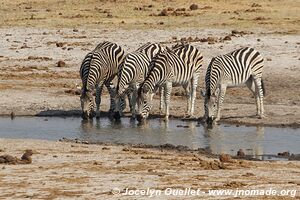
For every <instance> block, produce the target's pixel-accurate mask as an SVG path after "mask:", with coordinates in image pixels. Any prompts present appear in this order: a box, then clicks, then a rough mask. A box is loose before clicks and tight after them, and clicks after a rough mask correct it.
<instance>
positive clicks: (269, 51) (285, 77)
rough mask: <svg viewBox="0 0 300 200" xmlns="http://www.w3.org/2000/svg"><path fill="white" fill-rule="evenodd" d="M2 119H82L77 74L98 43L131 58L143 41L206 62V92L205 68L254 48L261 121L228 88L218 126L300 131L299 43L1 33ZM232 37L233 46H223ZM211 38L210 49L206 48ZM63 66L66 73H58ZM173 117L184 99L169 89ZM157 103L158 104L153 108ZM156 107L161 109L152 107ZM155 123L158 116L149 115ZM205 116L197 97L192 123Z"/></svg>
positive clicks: (254, 37)
mask: <svg viewBox="0 0 300 200" xmlns="http://www.w3.org/2000/svg"><path fill="white" fill-rule="evenodd" d="M0 36H1V37H2V38H4V39H3V40H2V46H1V47H0V69H1V70H0V91H1V98H0V108H1V109H0V114H2V115H9V114H10V113H11V112H14V113H15V114H16V115H73V114H79V113H80V103H79V96H78V93H80V91H79V89H80V85H81V80H80V78H79V73H78V69H79V67H80V64H81V61H82V59H83V57H84V56H85V54H86V53H87V52H88V51H90V50H92V49H93V48H94V47H95V46H96V44H98V43H99V42H101V41H103V40H110V41H114V42H117V43H118V44H120V45H122V46H123V47H124V48H125V50H126V52H130V51H133V50H134V49H135V48H137V47H138V46H139V45H141V44H142V43H143V41H145V38H147V39H146V40H147V41H151V42H160V43H162V45H164V46H166V45H168V46H171V45H172V44H175V43H176V42H177V41H180V40H181V39H182V40H187V41H189V42H190V43H191V44H192V45H195V46H196V47H198V48H199V49H201V51H202V52H203V55H204V66H203V70H202V72H203V73H202V76H201V77H200V80H199V88H198V90H199V91H200V90H201V89H204V76H205V70H206V67H207V64H208V63H209V62H210V59H211V58H212V57H213V56H216V55H219V54H223V53H227V52H230V51H232V50H234V49H237V48H239V47H242V46H252V47H254V48H256V49H257V50H258V51H260V52H261V54H262V55H263V56H264V57H265V68H264V80H265V85H266V91H267V96H266V98H265V110H266V114H267V116H268V117H267V118H266V119H262V120H259V119H257V118H256V117H255V116H254V115H255V110H256V108H255V100H254V98H253V97H252V94H251V92H250V91H249V90H248V89H247V88H233V89H228V91H227V93H226V97H225V102H224V109H223V111H222V119H221V121H223V122H229V123H248V124H265V125H277V126H279V125H290V126H296V127H298V126H299V124H300V109H299V104H300V96H299V92H298V88H299V87H300V81H299V74H300V72H299V67H298V66H299V62H300V61H299V49H300V43H299V41H300V36H299V35H293V34H292V35H290V34H275V33H272V32H271V33H270V32H268V33H266V32H260V31H258V32H256V33H251V32H248V31H244V32H243V33H240V32H238V33H235V32H234V31H233V32H232V30H231V29H227V30H226V29H223V30H220V29H193V28H189V29H187V28H185V29H182V28H180V29H176V30H125V29H118V30H113V29H83V28H82V29H78V30H76V31H75V32H74V30H73V29H45V28H42V29H39V28H3V29H0ZM226 36H230V38H231V40H224V38H225V37H226ZM209 37H212V38H213V39H212V40H213V42H210V43H209V42H204V41H205V40H201V39H203V38H204V39H206V38H209ZM60 60H62V61H64V62H65V63H66V66H65V67H57V63H58V62H59V61H60ZM173 94H174V96H173V97H172V99H171V101H172V103H171V110H170V114H171V115H173V116H174V117H182V116H183V115H184V113H185V106H183V105H185V97H184V96H182V95H184V94H183V92H182V90H181V89H176V88H174V91H173ZM103 99H104V100H103V104H102V105H103V106H102V107H101V109H102V110H103V111H106V110H108V96H107V95H106V94H105V95H104V97H103ZM156 104H158V101H157V99H156V100H155V105H156ZM155 108H158V106H155ZM152 113H153V114H155V116H157V114H159V111H158V110H157V109H154V110H153V111H152ZM202 115H203V98H202V97H200V92H198V96H197V100H196V116H197V117H201V116H202Z"/></svg>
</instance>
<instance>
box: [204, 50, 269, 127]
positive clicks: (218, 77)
mask: <svg viewBox="0 0 300 200" xmlns="http://www.w3.org/2000/svg"><path fill="white" fill-rule="evenodd" d="M262 70H263V57H262V56H261V55H260V53H259V52H257V51H256V50H254V49H253V48H249V47H245V48H241V49H238V50H235V51H233V52H231V53H228V54H225V55H221V56H217V57H215V58H213V59H212V60H211V62H210V64H209V66H208V68H207V72H206V76H205V85H206V92H205V102H204V110H205V115H204V119H206V120H207V122H209V123H212V122H213V121H218V120H219V119H220V111H221V108H222V103H223V100H224V96H225V93H226V88H227V86H237V85H241V84H244V83H245V84H246V85H247V87H248V88H249V89H250V90H251V91H252V92H253V94H254V95H255V97H256V104H257V115H258V116H259V117H263V116H264V108H263V95H264V87H263V82H262Z"/></svg>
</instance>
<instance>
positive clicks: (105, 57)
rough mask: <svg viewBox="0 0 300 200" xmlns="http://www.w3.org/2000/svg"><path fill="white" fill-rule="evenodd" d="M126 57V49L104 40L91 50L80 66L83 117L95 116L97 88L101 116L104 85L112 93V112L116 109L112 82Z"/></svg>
mask: <svg viewBox="0 0 300 200" xmlns="http://www.w3.org/2000/svg"><path fill="white" fill-rule="evenodd" d="M123 59H124V50H123V49H122V48H121V47H120V46H119V45H117V44H115V43H112V42H108V41H104V42H102V43H100V44H99V45H97V47H96V48H95V49H94V50H93V51H92V52H89V53H88V54H87V55H86V56H85V58H84V60H83V62H82V64H81V67H80V70H79V73H80V77H81V80H82V93H81V97H80V101H81V108H82V112H83V114H82V117H83V118H84V119H86V118H88V117H89V118H92V117H93V116H94V102H95V100H94V97H93V91H94V89H95V88H96V117H97V118H98V117H100V103H101V93H102V89H103V85H105V86H106V87H107V89H108V92H109V94H110V110H109V111H110V112H112V111H113V110H114V109H115V100H114V97H115V87H114V85H113V83H112V80H113V79H114V77H115V75H116V74H117V71H118V67H119V65H120V63H121V62H122V61H123Z"/></svg>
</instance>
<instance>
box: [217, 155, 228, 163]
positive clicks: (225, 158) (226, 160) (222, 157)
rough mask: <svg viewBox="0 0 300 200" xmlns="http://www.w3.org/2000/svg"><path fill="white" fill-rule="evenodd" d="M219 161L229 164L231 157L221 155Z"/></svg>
mask: <svg viewBox="0 0 300 200" xmlns="http://www.w3.org/2000/svg"><path fill="white" fill-rule="evenodd" d="M219 159H220V161H221V162H229V161H230V160H231V156H230V155H229V154H221V155H220V156H219Z"/></svg>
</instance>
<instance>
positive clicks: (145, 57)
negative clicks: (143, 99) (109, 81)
mask: <svg viewBox="0 0 300 200" xmlns="http://www.w3.org/2000/svg"><path fill="white" fill-rule="evenodd" d="M161 51H162V47H161V46H160V45H159V44H153V43H146V44H144V45H143V46H141V47H139V48H138V49H137V50H136V51H134V52H132V53H130V54H127V55H126V57H125V59H124V61H123V63H122V65H121V67H120V70H119V72H118V85H117V95H116V104H117V107H116V110H115V118H116V119H119V118H120V116H121V113H120V108H119V106H121V104H120V103H119V101H120V98H122V97H123V98H124V96H125V95H126V94H127V95H129V94H130V96H131V100H130V110H131V113H132V117H133V118H135V104H136V98H137V90H138V88H139V86H140V84H141V83H142V82H143V81H144V80H145V78H146V75H147V73H148V71H149V64H150V61H151V60H152V58H153V57H154V56H155V55H156V54H157V53H160V52H161Z"/></svg>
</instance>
